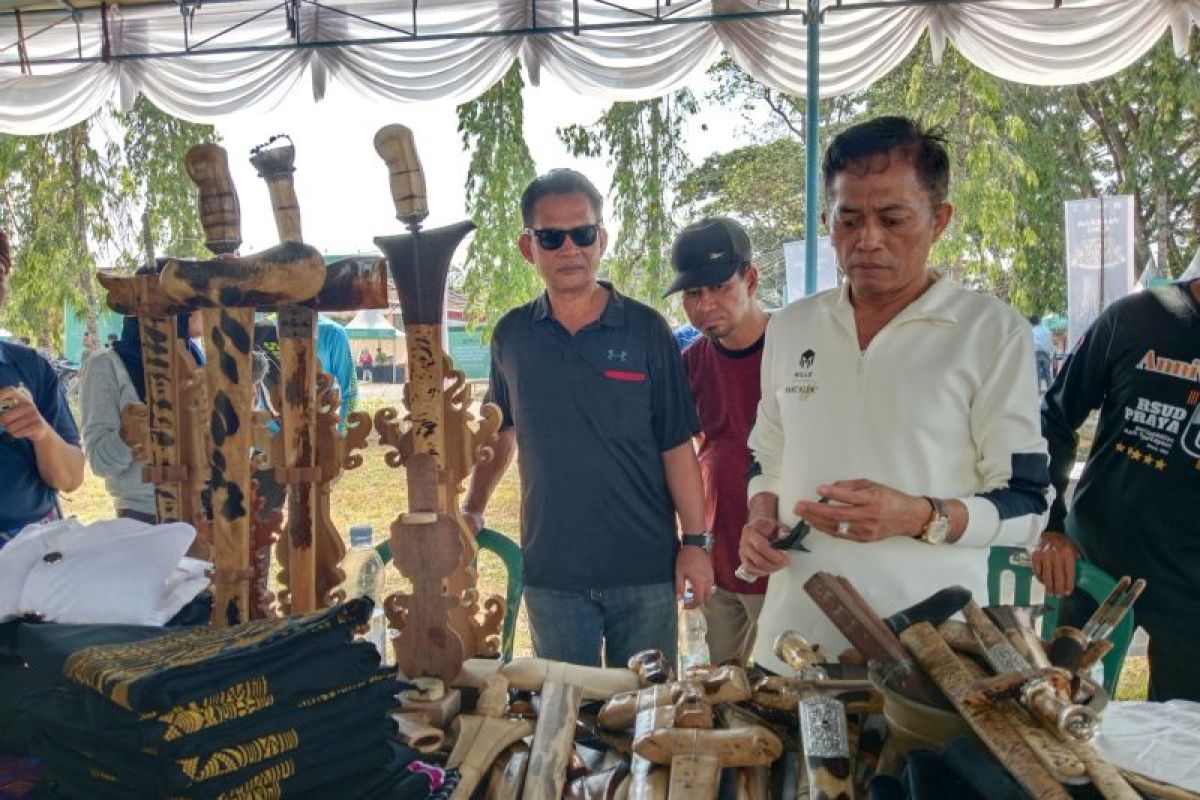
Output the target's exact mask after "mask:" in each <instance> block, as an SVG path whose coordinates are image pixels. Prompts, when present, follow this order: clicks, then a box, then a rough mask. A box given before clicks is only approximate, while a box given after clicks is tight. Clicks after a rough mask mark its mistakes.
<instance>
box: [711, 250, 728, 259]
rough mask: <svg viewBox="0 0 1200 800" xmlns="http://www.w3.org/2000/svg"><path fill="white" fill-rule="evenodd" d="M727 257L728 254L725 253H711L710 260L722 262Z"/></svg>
mask: <svg viewBox="0 0 1200 800" xmlns="http://www.w3.org/2000/svg"><path fill="white" fill-rule="evenodd" d="M725 256H726V253H724V252H717V253H709V254H708V260H709V261H720V260H721V259H723V258H725Z"/></svg>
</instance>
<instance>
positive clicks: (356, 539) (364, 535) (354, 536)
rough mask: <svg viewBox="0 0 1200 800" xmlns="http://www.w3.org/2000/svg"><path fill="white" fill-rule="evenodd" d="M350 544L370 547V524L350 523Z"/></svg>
mask: <svg viewBox="0 0 1200 800" xmlns="http://www.w3.org/2000/svg"><path fill="white" fill-rule="evenodd" d="M350 546H351V547H370V546H371V526H370V525H363V524H359V525H351V526H350Z"/></svg>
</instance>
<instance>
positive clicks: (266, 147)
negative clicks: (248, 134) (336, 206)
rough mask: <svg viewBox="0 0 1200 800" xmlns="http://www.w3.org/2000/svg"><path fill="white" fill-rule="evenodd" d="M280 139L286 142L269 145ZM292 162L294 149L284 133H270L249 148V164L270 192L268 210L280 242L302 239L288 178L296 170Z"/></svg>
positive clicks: (293, 187) (294, 196)
mask: <svg viewBox="0 0 1200 800" xmlns="http://www.w3.org/2000/svg"><path fill="white" fill-rule="evenodd" d="M280 139H287V144H286V145H281V146H278V147H273V146H272V145H274V144H275V142H277V141H279V140H280ZM295 163H296V148H295V147H294V146H293V145H292V137H290V136H288V135H287V134H280V135H278V136H272V137H271V138H270V139H268V140H267V141H266V142H264V143H263V144H260V145H259V146H258V147H255V148H254V149H253V150H251V151H250V166H252V167H254V168H255V169H256V170H258V176H259V177H260V178H262V179H263V180H265V181H266V182H267V190H268V191H269V192H270V193H271V210H272V211H273V212H274V214H275V229H276V230H277V231H278V232H279V241H281V242H302V241H304V235H303V233H301V230H300V201H299V200H297V199H296V186H295V182H294V180H293V177H292V176H293V174H294V173H295V171H296V168H295Z"/></svg>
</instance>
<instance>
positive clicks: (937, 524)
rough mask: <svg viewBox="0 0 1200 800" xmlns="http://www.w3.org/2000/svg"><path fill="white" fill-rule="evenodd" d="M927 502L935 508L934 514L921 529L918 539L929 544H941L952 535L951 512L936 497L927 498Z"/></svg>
mask: <svg viewBox="0 0 1200 800" xmlns="http://www.w3.org/2000/svg"><path fill="white" fill-rule="evenodd" d="M925 500H926V501H927V502H928V503H929V505H930V506H931V507H932V508H933V513H932V514H930V515H929V521H928V522H926V523H925V527H924V528H922V529H921V535H920V536H919V537H918V538H919V539H920V540H921V541H922V542H926V543H928V544H941V543H942V542H944V541H946V536H947V535H949V533H950V512H949V511H948V510H947V509H946V504H945V503H943V502H942V501H941V500H939V499H937V498H936V497H926V498H925Z"/></svg>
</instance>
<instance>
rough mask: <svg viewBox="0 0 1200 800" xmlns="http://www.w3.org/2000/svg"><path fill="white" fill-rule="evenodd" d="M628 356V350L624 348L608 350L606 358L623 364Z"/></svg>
mask: <svg viewBox="0 0 1200 800" xmlns="http://www.w3.org/2000/svg"><path fill="white" fill-rule="evenodd" d="M628 357H629V352H628V351H626V350H609V351H608V360H609V361H620V362H621V363H622V364H624V363H625V360H626V359H627V358H628Z"/></svg>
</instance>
